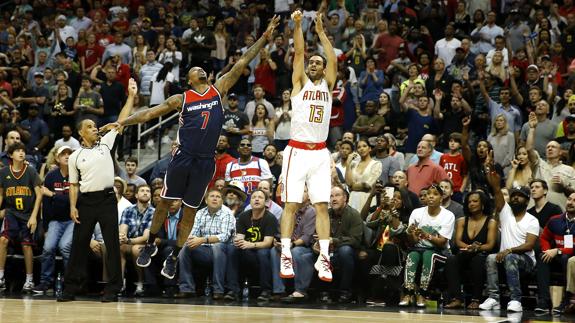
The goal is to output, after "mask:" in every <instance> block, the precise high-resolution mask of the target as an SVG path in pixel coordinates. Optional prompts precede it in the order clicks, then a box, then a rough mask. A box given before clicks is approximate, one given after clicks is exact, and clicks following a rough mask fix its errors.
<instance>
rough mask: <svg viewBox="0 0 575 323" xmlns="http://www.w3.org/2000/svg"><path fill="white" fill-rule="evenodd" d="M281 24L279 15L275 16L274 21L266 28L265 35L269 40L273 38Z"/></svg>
mask: <svg viewBox="0 0 575 323" xmlns="http://www.w3.org/2000/svg"><path fill="white" fill-rule="evenodd" d="M279 24H280V16H278V15H274V16H273V17H272V19H271V20H270V22H269V24H268V27H267V28H266V31H265V32H264V35H265V36H266V37H267V38H269V37H272V36H273V34H274V30H275V29H276V27H277V26H278V25H279Z"/></svg>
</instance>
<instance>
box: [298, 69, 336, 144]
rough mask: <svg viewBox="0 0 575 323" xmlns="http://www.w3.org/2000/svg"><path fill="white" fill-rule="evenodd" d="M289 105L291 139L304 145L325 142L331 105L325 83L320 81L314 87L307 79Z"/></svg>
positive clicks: (330, 95) (327, 87)
mask: <svg viewBox="0 0 575 323" xmlns="http://www.w3.org/2000/svg"><path fill="white" fill-rule="evenodd" d="M291 103H292V120H291V130H290V136H291V139H293V140H296V141H300V142H306V143H320V142H325V141H326V140H327V135H328V133H329V119H330V116H331V103H332V94H331V91H330V90H329V86H328V85H327V81H326V80H325V79H322V80H321V82H320V84H319V85H315V84H314V83H313V82H312V81H311V80H309V79H308V81H307V82H306V83H305V85H304V86H303V88H302V89H301V91H300V92H299V93H298V94H297V95H295V96H293V97H292V98H291Z"/></svg>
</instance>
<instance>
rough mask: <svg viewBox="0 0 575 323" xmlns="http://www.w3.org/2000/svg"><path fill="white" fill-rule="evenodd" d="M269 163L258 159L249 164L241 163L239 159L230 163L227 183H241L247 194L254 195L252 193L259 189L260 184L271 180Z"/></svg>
mask: <svg viewBox="0 0 575 323" xmlns="http://www.w3.org/2000/svg"><path fill="white" fill-rule="evenodd" d="M267 173H270V174H271V172H269V166H268V163H267V162H266V161H265V160H263V159H259V158H257V157H252V159H251V160H250V161H249V162H247V163H240V161H239V160H238V159H236V160H234V161H232V162H230V163H229V164H228V165H227V167H226V182H230V181H240V182H242V183H243V184H244V188H245V191H246V193H247V194H248V195H249V194H252V191H253V190H255V189H256V188H257V187H258V184H259V183H260V182H261V181H262V180H264V179H267V178H269V174H267Z"/></svg>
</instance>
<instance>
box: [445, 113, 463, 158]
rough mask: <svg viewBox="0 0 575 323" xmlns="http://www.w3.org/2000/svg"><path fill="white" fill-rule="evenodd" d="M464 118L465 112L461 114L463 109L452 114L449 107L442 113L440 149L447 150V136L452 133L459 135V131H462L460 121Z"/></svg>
mask: <svg viewBox="0 0 575 323" xmlns="http://www.w3.org/2000/svg"><path fill="white" fill-rule="evenodd" d="M464 117H465V112H463V109H461V110H459V111H457V112H454V111H453V110H451V107H450V108H449V110H447V111H445V112H444V113H443V120H442V122H441V128H442V131H441V133H442V134H443V137H442V140H441V147H442V148H444V149H449V134H451V133H454V132H459V133H461V131H462V130H463V124H462V123H461V120H462V119H463V118H464Z"/></svg>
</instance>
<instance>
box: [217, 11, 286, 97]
mask: <svg viewBox="0 0 575 323" xmlns="http://www.w3.org/2000/svg"><path fill="white" fill-rule="evenodd" d="M279 20H280V18H279V17H278V16H274V17H273V18H272V19H271V21H270V23H269V25H268V28H267V29H266V31H265V32H264V33H263V34H262V36H261V37H260V39H258V41H256V43H255V44H253V45H252V46H251V47H250V48H249V49H248V50H247V51H246V52H245V53H244V54H243V55H242V57H240V59H239V60H238V61H237V63H236V64H235V65H234V67H232V69H231V70H230V71H229V72H227V73H226V74H224V75H223V76H222V77H220V78H219V79H218V80H217V81H216V84H214V86H215V87H216V88H217V89H218V91H219V92H220V94H221V95H222V96H224V95H226V93H227V92H228V90H229V89H230V88H231V87H232V86H234V84H235V83H236V82H237V81H238V79H239V78H240V76H241V75H242V73H243V71H244V70H245V68H246V66H247V65H248V64H249V63H250V62H251V61H252V60H253V59H254V57H256V56H257V55H258V53H259V52H260V50H261V49H262V48H264V46H265V45H266V43H267V38H268V37H270V36H271V35H272V34H273V32H274V29H275V28H276V27H277V25H278V24H279Z"/></svg>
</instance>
